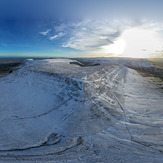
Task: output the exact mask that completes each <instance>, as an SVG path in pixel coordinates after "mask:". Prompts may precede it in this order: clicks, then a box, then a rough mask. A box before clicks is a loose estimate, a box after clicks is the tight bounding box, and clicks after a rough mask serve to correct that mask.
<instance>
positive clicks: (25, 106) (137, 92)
mask: <svg viewBox="0 0 163 163" xmlns="http://www.w3.org/2000/svg"><path fill="white" fill-rule="evenodd" d="M94 61H95V62H99V61H98V60H97V59H94ZM72 62H77V61H75V60H72V59H45V60H32V59H30V60H29V59H28V60H25V62H24V63H23V64H22V65H21V66H20V67H19V69H18V70H16V71H14V72H13V73H11V74H9V75H7V76H4V77H1V78H0V92H1V98H0V132H1V134H0V160H3V161H9V162H17V161H18V160H17V159H19V160H20V161H22V162H23V160H24V161H27V162H32V161H38V162H50V161H53V162H65V161H69V162H126V163H127V162H135V163H136V162H162V161H163V144H162V140H163V136H162V135H163V120H162V116H163V110H162V106H163V101H162V98H163V94H162V90H161V89H159V87H157V86H156V85H155V84H153V83H150V82H149V81H148V80H147V79H146V78H144V77H142V76H141V75H140V74H138V73H137V72H136V71H135V70H132V69H130V68H127V67H125V66H126V65H127V64H128V65H132V66H135V65H136V66H138V67H140V66H152V65H150V63H147V62H146V61H136V62H135V61H129V60H128V61H127V60H125V61H118V60H116V61H115V60H114V59H112V60H105V61H104V59H103V61H100V63H101V65H99V66H91V67H80V66H79V65H77V64H71V63H72Z"/></svg>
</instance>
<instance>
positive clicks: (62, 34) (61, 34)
mask: <svg viewBox="0 0 163 163" xmlns="http://www.w3.org/2000/svg"><path fill="white" fill-rule="evenodd" d="M64 35H65V33H62V32H60V33H59V34H57V35H54V36H51V37H50V38H49V40H54V39H56V38H60V37H63V36H64Z"/></svg>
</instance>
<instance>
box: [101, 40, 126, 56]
mask: <svg viewBox="0 0 163 163" xmlns="http://www.w3.org/2000/svg"><path fill="white" fill-rule="evenodd" d="M125 46H126V43H125V40H124V39H121V38H120V39H118V40H116V41H115V42H114V43H113V44H111V45H107V46H103V49H104V53H107V54H109V53H110V54H117V55H118V54H122V53H123V51H124V50H125Z"/></svg>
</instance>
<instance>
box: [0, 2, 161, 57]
mask: <svg viewBox="0 0 163 163" xmlns="http://www.w3.org/2000/svg"><path fill="white" fill-rule="evenodd" d="M162 7H163V1H162V0H135V1H134V0H28V1H25V0H12V1H11V0H1V1H0V56H12V57H13V56H43V57H46V56H47V57H49V56H52V57H53V56H54V57H55V56H61V57H90V56H99V57H101V56H108V57H109V56H129V57H132V55H131V53H132V51H135V54H134V53H133V57H147V56H162V53H163V45H162V41H163V30H162V29H163V28H162V27H163V18H162V15H163V10H162ZM139 35H140V37H137V36H139ZM139 40H140V41H139ZM141 40H143V41H142V42H141ZM151 46H152V47H151ZM131 47H132V49H131ZM138 53H139V55H138Z"/></svg>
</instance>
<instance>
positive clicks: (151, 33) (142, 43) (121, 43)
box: [103, 28, 163, 58]
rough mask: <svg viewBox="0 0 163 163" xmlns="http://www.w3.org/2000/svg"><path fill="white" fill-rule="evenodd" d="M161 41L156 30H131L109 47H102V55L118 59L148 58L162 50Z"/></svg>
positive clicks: (162, 40)
mask: <svg viewBox="0 0 163 163" xmlns="http://www.w3.org/2000/svg"><path fill="white" fill-rule="evenodd" d="M162 42H163V39H162V38H161V37H160V36H159V34H158V33H157V31H156V29H145V28H131V29H128V30H126V31H124V32H123V33H122V35H121V36H120V37H119V38H118V39H117V40H115V42H114V43H113V44H111V45H108V46H104V47H103V50H104V53H107V54H109V53H112V54H116V56H119V57H131V58H149V57H152V56H154V55H155V54H156V52H157V51H161V50H163V44H162Z"/></svg>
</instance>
